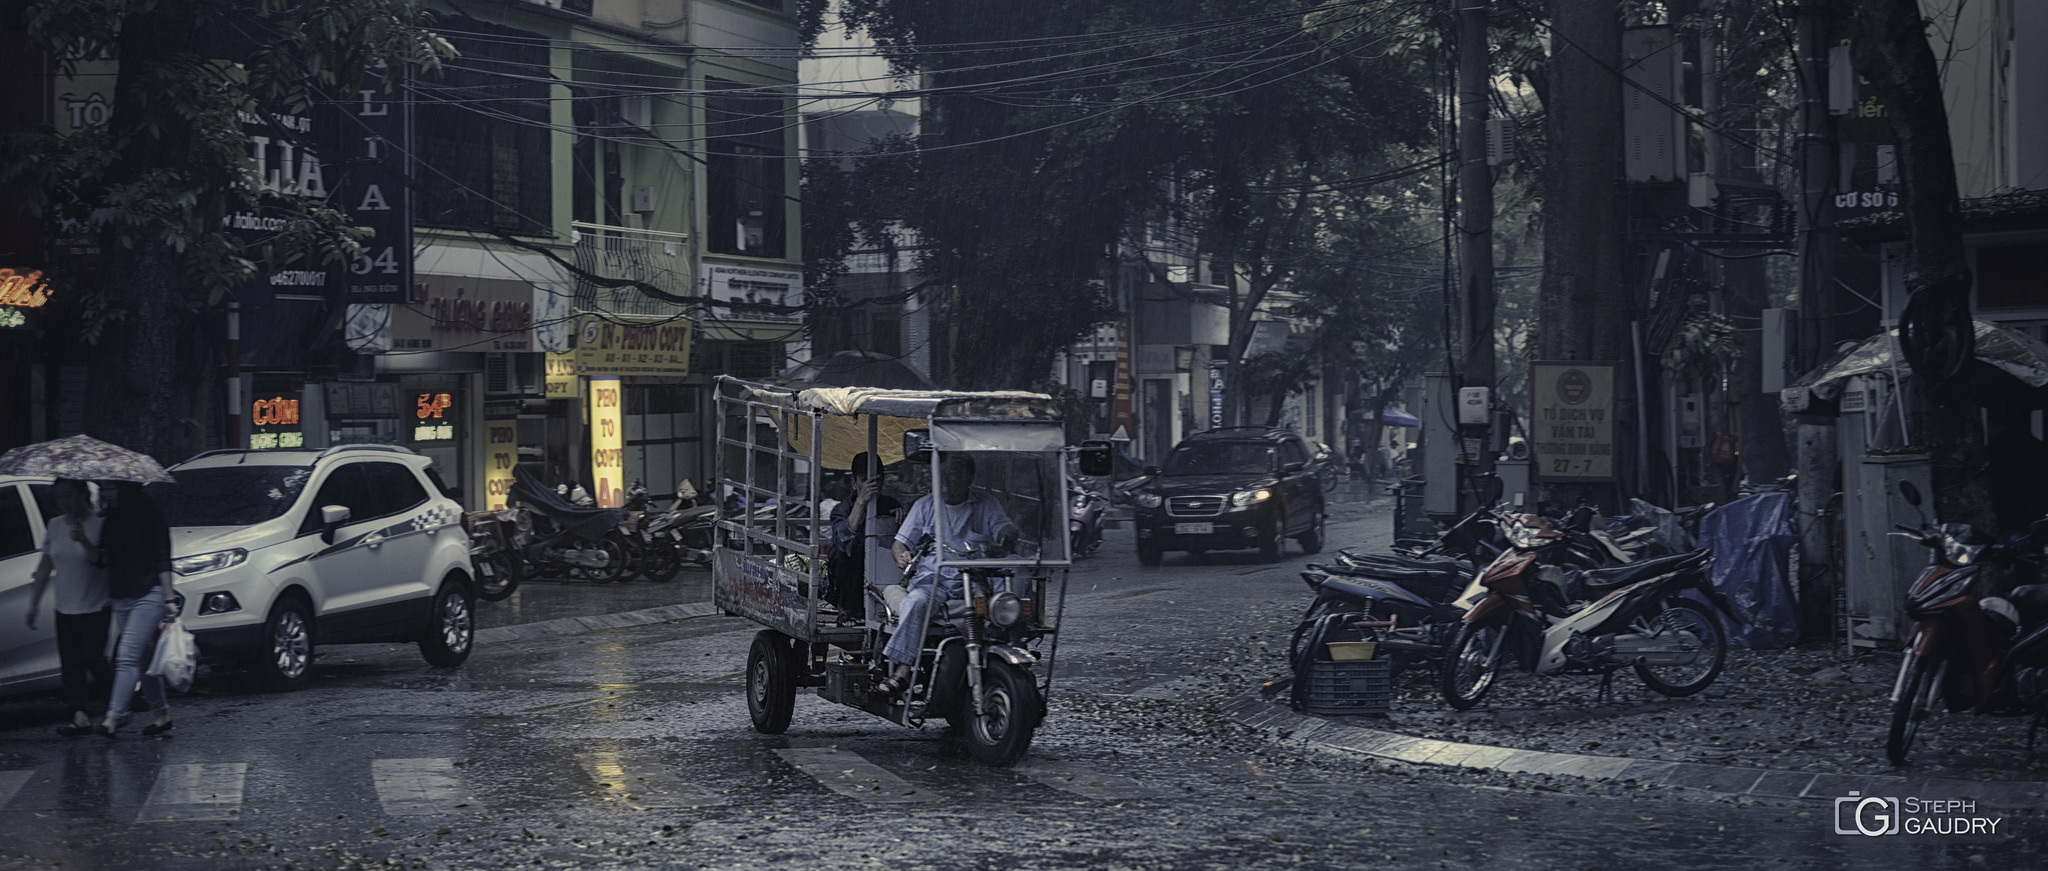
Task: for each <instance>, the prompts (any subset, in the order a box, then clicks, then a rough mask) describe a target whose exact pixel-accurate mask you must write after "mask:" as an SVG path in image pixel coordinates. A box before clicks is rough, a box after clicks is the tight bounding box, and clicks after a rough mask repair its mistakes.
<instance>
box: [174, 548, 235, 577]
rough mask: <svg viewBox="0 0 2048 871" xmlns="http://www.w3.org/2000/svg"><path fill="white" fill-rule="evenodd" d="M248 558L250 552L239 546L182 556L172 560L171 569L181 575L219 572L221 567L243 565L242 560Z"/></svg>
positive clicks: (228, 567)
mask: <svg viewBox="0 0 2048 871" xmlns="http://www.w3.org/2000/svg"><path fill="white" fill-rule="evenodd" d="M248 558H249V552H248V551H246V550H243V549H241V548H239V547H235V548H229V549H227V550H217V551H214V552H212V553H202V554H197V555H195V556H181V557H178V558H177V559H174V560H171V571H174V572H177V573H178V574H181V575H197V574H201V573H204V572H217V571H220V570H221V569H230V568H234V567H235V566H238V565H241V564H242V561H244V560H246V559H248Z"/></svg>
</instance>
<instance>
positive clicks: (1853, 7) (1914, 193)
mask: <svg viewBox="0 0 2048 871" xmlns="http://www.w3.org/2000/svg"><path fill="white" fill-rule="evenodd" d="M1838 8H1839V9H1840V10H1841V12H1842V13H1843V14H1846V15H1849V16H1851V17H1852V20H1853V26H1852V29H1851V38H1850V59H1851V61H1852V62H1853V63H1854V65H1855V68H1856V73H1857V75H1859V76H1861V77H1862V78H1863V80H1864V81H1866V82H1868V83H1869V87H1870V89H1871V92H1872V93H1873V94H1875V95H1876V96H1877V99H1878V101H1879V102H1880V103H1882V104H1883V105H1884V107H1885V110H1886V114H1887V117H1889V118H1890V120H1891V127H1892V134H1893V136H1894V137H1895V138H1896V140H1897V142H1898V167H1899V180H1900V187H1901V190H1902V196H1901V201H1902V203H1903V205H1904V207H1905V216H1906V227H1907V236H1908V252H1909V254H1908V259H1907V267H1906V289H1907V292H1908V293H1909V294H1910V299H1909V301H1908V302H1907V304H1906V309H1905V312H1904V314H1903V317H1902V318H1901V319H1900V324H1899V335H1900V343H1901V345H1902V346H1903V350H1904V351H1905V354H1906V358H1907V360H1908V362H1910V363H1912V365H1913V375H1914V378H1913V381H1912V383H1913V384H1915V385H1917V387H1916V389H1917V390H1918V391H1919V399H1920V400H1921V402H1920V404H1921V407H1923V408H1927V409H1930V410H1931V412H1932V413H1930V414H1926V415H1923V416H1922V423H1921V426H1922V427H1923V430H1922V437H1923V438H1924V439H1925V441H1926V443H1927V446H1928V450H1929V452H1930V454H1931V455H1932V459H1933V470H1932V471H1933V484H1934V494H1933V495H1934V510H1935V515H1936V516H1937V517H1940V518H1941V519H1942V520H1944V521H1949V522H1958V523H1969V524H1972V525H1974V526H1977V527H1978V528H1980V529H1990V528H1993V527H1995V525H1996V523H1995V519H1994V517H1993V516H1992V509H1991V491H1990V482H1989V480H1988V479H1987V478H1986V477H1985V466H1984V432H1983V426H1982V425H1981V423H1980V422H1979V418H1978V412H1977V402H1976V395H1975V390H1974V388H1973V386H1972V381H1971V378H1970V375H1969V373H1968V371H1967V369H1966V367H1965V364H1966V363H1968V362H1969V360H1970V357H1971V354H1972V345H1973V341H1974V337H1975V333H1974V330H1973V325H1972V319H1971V315H1970V285H1971V280H1970V269H1969V265H1968V263H1967V261H1966V259H1965V254H1964V247H1963V219H1962V199H1961V195H1960V194H1959V193H1958V188H1957V185H1956V162H1955V153H1954V150H1953V148H1952V147H1951V145H1950V142H1949V126H1948V108H1947V104H1946V103H1945V101H1944V99H1943V96H1942V90H1941V74H1940V70H1939V68H1938V66H1937V64H1936V61H1935V56H1934V50H1933V48H1932V47H1931V46H1930V45H1929V44H1928V41H1927V28H1928V26H1929V22H1928V20H1927V19H1926V18H1925V17H1923V16H1922V15H1921V13H1920V4H1919V3H1918V2H1917V0H1864V2H1860V3H1846V2H1844V3H1842V4H1841V5H1840V6H1839V7H1838Z"/></svg>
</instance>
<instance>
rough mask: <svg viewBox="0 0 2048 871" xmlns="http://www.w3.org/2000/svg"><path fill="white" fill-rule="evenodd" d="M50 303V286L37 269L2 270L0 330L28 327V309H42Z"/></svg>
mask: <svg viewBox="0 0 2048 871" xmlns="http://www.w3.org/2000/svg"><path fill="white" fill-rule="evenodd" d="M49 301H50V286H49V285H48V284H45V283H44V282H43V273H42V272H41V271H39V270H35V269H26V270H21V271H16V270H13V269H0V329H9V330H12V329H20V328H22V327H26V326H28V311H27V310H28V309H38V308H42V307H43V304H44V303H47V302H49Z"/></svg>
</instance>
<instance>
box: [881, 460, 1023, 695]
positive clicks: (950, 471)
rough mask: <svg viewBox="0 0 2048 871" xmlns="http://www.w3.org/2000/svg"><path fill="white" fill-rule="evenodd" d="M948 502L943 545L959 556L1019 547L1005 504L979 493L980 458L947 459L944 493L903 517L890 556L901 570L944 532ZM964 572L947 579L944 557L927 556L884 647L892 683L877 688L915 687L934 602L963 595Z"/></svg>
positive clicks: (951, 571)
mask: <svg viewBox="0 0 2048 871" xmlns="http://www.w3.org/2000/svg"><path fill="white" fill-rule="evenodd" d="M935 496H936V497H938V498H942V499H944V500H945V503H946V505H945V511H944V512H943V514H944V523H945V529H944V532H945V534H944V535H938V536H937V537H938V540H940V541H942V542H945V543H946V545H947V546H948V547H950V548H952V549H954V551H955V552H956V553H957V552H976V551H977V550H979V551H981V552H984V553H986V552H988V551H989V550H990V548H989V545H991V544H993V545H994V546H995V547H994V550H1006V549H1008V548H1009V547H1011V546H1013V545H1015V544H1016V542H1017V538H1018V535H1019V533H1018V531H1017V525H1016V524H1015V523H1012V522H1010V516H1009V515H1008V514H1006V513H1004V512H1003V506H1002V503H1001V502H999V501H997V499H996V497H994V496H991V495H989V494H988V493H985V492H982V491H980V490H976V489H974V457H973V456H971V455H968V454H964V453H952V454H947V455H946V456H945V457H944V458H943V459H942V460H940V462H939V492H937V493H934V494H927V495H925V496H924V497H922V498H920V499H918V500H917V502H916V503H915V504H912V505H911V506H910V513H909V514H907V515H905V516H904V518H903V525H902V526H901V527H898V528H897V530H896V540H895V542H894V543H892V544H891V545H890V548H889V549H890V551H891V552H892V553H894V554H895V555H896V567H897V568H906V567H908V566H909V565H910V560H911V559H912V558H913V556H915V548H917V547H918V546H919V545H921V544H922V543H923V542H924V540H925V539H926V538H927V537H931V536H934V535H937V533H938V532H939V523H940V514H941V512H940V511H939V506H938V504H937V502H936V501H935V500H934V497H935ZM960 584H961V579H960V571H959V569H956V568H948V569H946V571H945V572H944V573H943V575H941V573H940V572H939V571H938V554H937V553H936V552H933V553H927V554H926V555H925V556H924V559H923V561H922V562H921V563H920V565H919V566H918V569H917V571H916V572H915V573H914V574H913V575H912V576H911V579H910V588H909V591H908V592H909V595H908V596H906V597H905V598H904V600H903V606H902V611H901V614H900V620H899V622H898V625H897V627H896V634H895V635H892V636H890V637H889V643H888V644H887V645H886V646H884V647H883V648H882V655H883V656H884V657H886V658H887V659H888V660H889V663H890V665H891V666H892V669H891V671H890V674H889V676H888V677H887V678H885V679H883V680H882V682H881V683H879V684H877V685H876V687H875V688H876V689H877V690H878V691H880V692H881V693H883V694H884V695H891V696H893V695H897V694H899V693H901V692H902V691H903V690H904V688H905V687H907V686H909V684H910V673H911V669H912V667H914V666H916V665H917V657H918V654H919V652H921V651H922V650H923V649H924V633H925V627H926V624H927V623H928V622H929V618H930V616H931V606H932V603H933V602H934V601H943V600H944V599H946V598H948V597H952V596H957V595H959V594H960Z"/></svg>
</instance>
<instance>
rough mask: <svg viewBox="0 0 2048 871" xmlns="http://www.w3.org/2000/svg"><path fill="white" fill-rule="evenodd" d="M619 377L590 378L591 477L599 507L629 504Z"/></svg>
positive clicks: (624, 430)
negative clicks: (627, 502)
mask: <svg viewBox="0 0 2048 871" xmlns="http://www.w3.org/2000/svg"><path fill="white" fill-rule="evenodd" d="M623 394H624V388H622V387H620V386H619V379H617V378H606V377H602V376H600V377H596V378H592V379H590V478H591V481H592V483H594V484H596V485H597V486H596V492H594V493H592V494H591V496H592V497H594V498H596V499H597V506H598V507H599V508H618V507H620V506H623V505H625V504H626V403H625V396H624V395H623Z"/></svg>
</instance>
